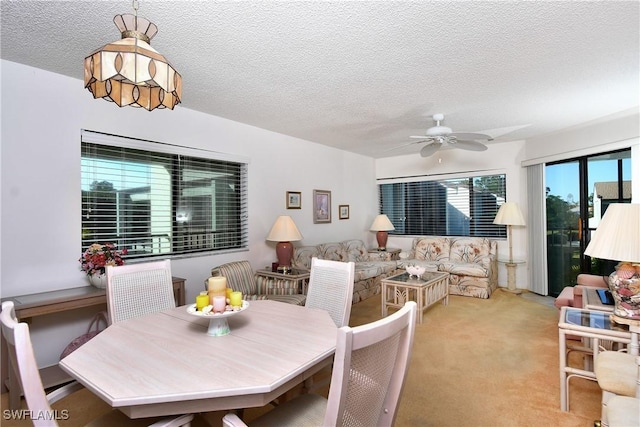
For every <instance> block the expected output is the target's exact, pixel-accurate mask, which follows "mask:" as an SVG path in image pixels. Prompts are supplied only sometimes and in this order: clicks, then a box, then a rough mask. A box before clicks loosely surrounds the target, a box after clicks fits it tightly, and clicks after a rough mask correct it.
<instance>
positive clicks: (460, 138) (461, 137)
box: [410, 113, 493, 157]
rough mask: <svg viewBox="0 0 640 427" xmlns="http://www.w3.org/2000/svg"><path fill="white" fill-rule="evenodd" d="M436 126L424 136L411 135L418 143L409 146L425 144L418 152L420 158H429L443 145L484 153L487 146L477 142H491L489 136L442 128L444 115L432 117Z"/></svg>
mask: <svg viewBox="0 0 640 427" xmlns="http://www.w3.org/2000/svg"><path fill="white" fill-rule="evenodd" d="M433 120H435V122H436V125H435V126H433V127H430V128H429V129H427V132H426V134H425V135H413V136H410V138H417V139H420V141H415V142H412V143H411V144H422V143H426V145H425V146H424V147H422V149H421V150H420V155H421V156H422V157H429V156H430V155H432V154H433V153H435V152H436V151H438V150H439V149H440V148H442V146H443V144H448V145H450V146H451V147H452V148H460V149H462V150H469V151H484V150H486V149H487V146H486V145H484V144H482V143H481V142H478V140H485V141H491V140H493V138H491V137H490V136H489V135H485V134H482V133H467V132H453V131H452V130H451V128H450V127H446V126H442V125H441V124H440V123H441V122H442V121H443V120H444V114H442V113H438V114H434V115H433Z"/></svg>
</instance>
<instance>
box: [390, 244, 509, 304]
mask: <svg viewBox="0 0 640 427" xmlns="http://www.w3.org/2000/svg"><path fill="white" fill-rule="evenodd" d="M497 253H498V242H497V241H495V240H490V239H488V238H485V237H466V236H465V237H452V236H448V237H445V236H419V237H415V238H414V239H413V242H412V244H411V250H410V251H409V253H407V254H403V256H402V260H401V261H400V263H399V267H401V268H404V266H406V265H418V266H422V267H425V268H426V270H427V271H440V272H447V273H449V295H463V296H470V297H476V298H485V299H486V298H489V297H490V296H491V293H492V292H493V291H495V290H496V289H497V287H498V265H497V262H498V261H497Z"/></svg>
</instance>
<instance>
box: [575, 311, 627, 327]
mask: <svg viewBox="0 0 640 427" xmlns="http://www.w3.org/2000/svg"><path fill="white" fill-rule="evenodd" d="M565 322H566V323H568V324H570V325H576V326H585V327H587V328H596V329H604V330H609V331H621V332H625V331H627V328H625V327H622V326H620V325H618V324H616V323H612V322H611V313H608V312H604V311H587V310H567V314H566V315H565Z"/></svg>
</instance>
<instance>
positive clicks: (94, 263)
mask: <svg viewBox="0 0 640 427" xmlns="http://www.w3.org/2000/svg"><path fill="white" fill-rule="evenodd" d="M126 254H127V250H126V249H123V250H118V249H116V245H114V244H113V243H104V244H102V243H94V244H92V245H91V246H89V247H88V248H87V250H86V251H84V254H82V257H81V258H80V259H79V260H78V261H80V264H81V267H80V268H81V270H82V271H84V272H85V273H87V276H93V275H94V274H104V272H105V267H106V266H107V265H123V264H124V260H123V259H122V255H126Z"/></svg>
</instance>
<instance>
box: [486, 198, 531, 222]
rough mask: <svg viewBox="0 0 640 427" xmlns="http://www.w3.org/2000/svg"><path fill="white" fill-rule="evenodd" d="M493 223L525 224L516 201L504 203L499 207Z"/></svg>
mask: <svg viewBox="0 0 640 427" xmlns="http://www.w3.org/2000/svg"><path fill="white" fill-rule="evenodd" d="M493 223H494V224H502V225H525V222H524V217H523V216H522V212H521V211H520V208H519V207H518V204H517V203H514V202H506V203H503V204H502V206H500V209H498V213H497V214H496V217H495V219H494V220H493Z"/></svg>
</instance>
